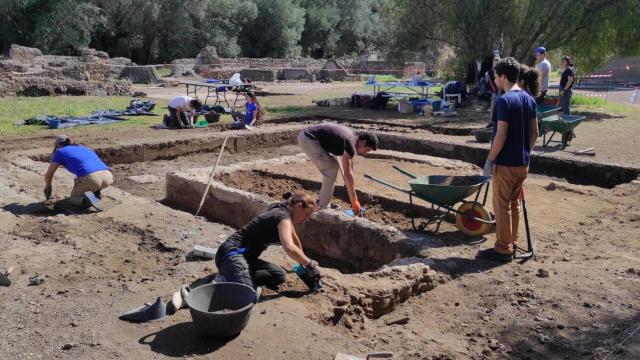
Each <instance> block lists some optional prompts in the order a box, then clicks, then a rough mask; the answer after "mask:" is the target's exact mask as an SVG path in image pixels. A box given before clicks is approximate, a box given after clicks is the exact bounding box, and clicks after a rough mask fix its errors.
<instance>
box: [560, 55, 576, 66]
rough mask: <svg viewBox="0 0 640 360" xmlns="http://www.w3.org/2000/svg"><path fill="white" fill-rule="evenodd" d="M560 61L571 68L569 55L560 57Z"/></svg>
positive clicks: (571, 63)
mask: <svg viewBox="0 0 640 360" xmlns="http://www.w3.org/2000/svg"><path fill="white" fill-rule="evenodd" d="M562 60H564V61H566V62H567V65H569V66H573V62H572V61H571V56H569V55H562V57H561V58H560V61H562Z"/></svg>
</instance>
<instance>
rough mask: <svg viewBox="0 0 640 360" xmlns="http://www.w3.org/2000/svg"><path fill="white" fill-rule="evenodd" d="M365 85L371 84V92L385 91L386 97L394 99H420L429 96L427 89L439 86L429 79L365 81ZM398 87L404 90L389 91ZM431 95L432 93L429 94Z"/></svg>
mask: <svg viewBox="0 0 640 360" xmlns="http://www.w3.org/2000/svg"><path fill="white" fill-rule="evenodd" d="M365 85H367V86H373V94H374V95H376V94H378V93H379V92H385V93H387V94H389V95H387V96H388V97H391V98H394V99H409V98H411V97H420V98H421V99H427V98H429V89H430V88H433V87H437V86H440V84H438V83H434V82H429V81H389V82H371V83H369V82H368V83H365ZM395 88H400V89H401V90H404V91H391V90H392V89H395ZM431 96H433V94H432V95H431Z"/></svg>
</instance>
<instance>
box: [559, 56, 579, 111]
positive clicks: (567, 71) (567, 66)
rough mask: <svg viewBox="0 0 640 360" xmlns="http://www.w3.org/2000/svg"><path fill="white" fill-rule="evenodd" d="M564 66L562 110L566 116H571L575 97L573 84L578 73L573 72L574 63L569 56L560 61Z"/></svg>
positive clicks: (561, 83)
mask: <svg viewBox="0 0 640 360" xmlns="http://www.w3.org/2000/svg"><path fill="white" fill-rule="evenodd" d="M560 63H561V64H562V77H561V78H560V108H561V110H562V113H563V114H565V115H571V109H570V108H569V106H570V105H571V96H572V95H573V91H572V90H571V89H573V82H574V80H575V78H576V72H575V71H574V70H573V63H572V62H571V58H570V57H569V56H568V55H563V56H562V59H560Z"/></svg>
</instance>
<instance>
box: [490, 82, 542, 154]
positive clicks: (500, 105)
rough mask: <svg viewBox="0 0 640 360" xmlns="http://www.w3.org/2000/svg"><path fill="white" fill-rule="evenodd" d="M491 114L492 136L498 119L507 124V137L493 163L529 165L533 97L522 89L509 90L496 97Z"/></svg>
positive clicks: (533, 114) (533, 106)
mask: <svg viewBox="0 0 640 360" xmlns="http://www.w3.org/2000/svg"><path fill="white" fill-rule="evenodd" d="M493 116H494V123H493V136H494V137H495V135H496V132H497V131H498V121H506V122H507V123H508V124H509V127H508V130H507V139H506V140H505V142H504V146H503V147H502V150H501V151H500V153H499V154H498V156H497V157H496V159H495V161H494V163H495V164H497V165H503V166H524V165H529V157H530V152H531V149H530V148H529V141H530V139H531V119H533V118H535V117H536V102H535V100H534V99H533V97H532V96H531V95H529V94H528V93H527V92H526V91H524V90H515V91H509V92H507V93H506V94H504V95H502V96H501V97H499V98H497V99H496V108H495V111H494V113H493Z"/></svg>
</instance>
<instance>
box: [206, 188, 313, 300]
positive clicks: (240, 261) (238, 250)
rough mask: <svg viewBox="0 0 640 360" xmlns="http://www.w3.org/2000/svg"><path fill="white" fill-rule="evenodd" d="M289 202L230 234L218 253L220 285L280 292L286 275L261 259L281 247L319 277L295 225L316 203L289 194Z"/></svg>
mask: <svg viewBox="0 0 640 360" xmlns="http://www.w3.org/2000/svg"><path fill="white" fill-rule="evenodd" d="M288 195H289V197H288V199H286V201H284V202H281V203H276V204H272V205H270V206H269V207H268V208H267V210H266V211H265V212H263V213H262V214H260V215H258V216H256V217H254V218H253V219H251V221H249V222H248V223H247V224H246V225H245V226H243V227H242V228H241V229H239V230H238V231H236V232H235V233H233V234H231V236H229V238H227V240H225V242H223V243H222V244H221V245H220V246H219V247H218V251H217V253H216V266H217V267H218V275H216V281H217V282H237V283H241V284H246V285H249V286H251V287H253V288H256V287H258V286H266V287H268V288H271V289H277V287H278V286H279V285H280V284H282V283H283V282H284V281H285V279H286V276H287V273H286V271H285V270H284V269H283V268H282V267H280V266H278V265H275V264H272V263H269V262H267V261H264V260H261V259H259V257H260V254H262V252H263V251H264V250H266V248H267V246H269V245H275V244H281V245H282V248H283V249H284V251H285V252H286V253H287V255H288V256H289V257H290V258H291V259H293V260H294V261H296V262H298V263H300V264H301V265H303V266H304V267H306V268H307V270H308V271H311V272H312V273H313V274H314V275H316V276H318V277H319V276H320V273H319V269H318V263H317V262H316V261H315V260H311V259H309V258H308V257H307V256H306V255H305V254H304V251H303V250H302V244H301V243H300V239H299V238H298V235H297V234H296V230H295V228H294V227H293V224H302V223H303V222H305V221H307V220H308V219H309V217H310V216H311V215H312V214H313V212H314V211H315V210H316V200H315V199H314V198H313V197H312V196H311V195H309V194H307V193H304V192H297V193H295V194H290V193H289V194H288Z"/></svg>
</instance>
